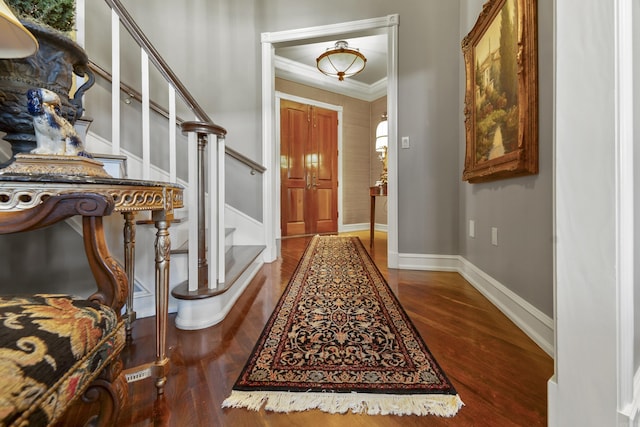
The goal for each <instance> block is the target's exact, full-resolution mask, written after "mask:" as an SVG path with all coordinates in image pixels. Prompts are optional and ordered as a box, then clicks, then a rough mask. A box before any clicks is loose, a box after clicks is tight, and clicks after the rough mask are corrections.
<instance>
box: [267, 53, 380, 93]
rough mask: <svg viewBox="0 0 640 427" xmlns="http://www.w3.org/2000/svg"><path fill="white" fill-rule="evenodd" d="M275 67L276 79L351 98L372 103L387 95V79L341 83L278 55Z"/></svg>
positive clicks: (347, 80) (345, 81)
mask: <svg viewBox="0 0 640 427" xmlns="http://www.w3.org/2000/svg"><path fill="white" fill-rule="evenodd" d="M274 67H275V74H276V77H280V78H282V79H285V80H291V81H293V82H296V83H300V84H304V85H307V86H312V87H315V88H318V89H323V90H327V91H329V92H334V93H339V94H341V95H346V96H350V97H352V98H356V99H360V100H362V101H367V102H372V101H375V100H376V99H379V98H381V97H383V96H385V95H386V94H387V79H386V78H384V79H380V80H378V81H377V82H375V83H373V84H371V85H368V84H366V83H362V82H359V81H357V80H352V79H349V78H347V79H345V80H343V81H339V80H338V79H334V78H331V77H329V76H326V75H324V74H322V73H321V72H319V71H318V70H317V69H316V68H314V67H310V66H308V65H304V64H301V63H299V62H296V61H292V60H290V59H288V58H283V57H281V56H277V55H275V56H274Z"/></svg>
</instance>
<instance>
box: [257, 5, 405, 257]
mask: <svg viewBox="0 0 640 427" xmlns="http://www.w3.org/2000/svg"><path fill="white" fill-rule="evenodd" d="M398 23H399V16H398V15H397V14H394V15H387V16H385V17H382V18H373V19H365V20H361V21H352V22H345V23H340V24H333V25H323V26H318V27H309V28H301V29H297V30H286V31H278V32H273V33H262V159H263V162H264V164H265V165H266V166H267V171H266V172H265V173H264V177H263V202H262V206H263V222H264V229H265V242H266V246H267V248H266V250H265V251H264V261H265V262H272V261H274V260H275V259H276V258H277V256H278V241H279V240H280V237H281V234H280V187H279V184H278V181H279V170H280V157H279V155H278V152H279V149H278V148H279V147H278V144H277V141H278V138H277V135H276V123H275V119H276V105H275V104H276V102H275V98H276V97H275V83H274V80H275V65H274V56H275V48H276V47H278V46H284V45H291V44H292V43H294V42H297V41H302V40H309V39H316V38H326V37H336V38H339V37H349V36H351V37H357V36H363V35H369V34H380V32H381V31H384V32H386V34H387V43H388V46H387V114H388V122H389V151H388V156H389V157H388V160H387V169H388V184H387V188H388V194H389V195H388V197H387V203H388V205H387V206H388V213H387V221H388V234H387V236H388V237H387V239H388V240H387V259H388V266H389V267H390V268H397V267H398V167H397V162H398V144H397V139H398V138H397V135H398V114H397V113H398Z"/></svg>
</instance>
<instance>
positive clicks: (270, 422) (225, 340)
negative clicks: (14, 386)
mask: <svg viewBox="0 0 640 427" xmlns="http://www.w3.org/2000/svg"><path fill="white" fill-rule="evenodd" d="M350 234H356V235H358V236H359V237H360V238H361V240H362V242H363V243H364V245H365V247H366V248H367V249H369V237H368V236H369V232H368V231H366V232H358V233H350ZM308 241H309V238H308V237H301V238H291V239H285V240H283V242H282V257H281V259H279V260H278V261H276V262H274V263H272V264H265V266H264V267H263V268H262V270H261V271H260V272H258V274H257V275H256V277H255V278H254V280H253V281H252V283H251V284H250V285H249V286H248V287H247V289H246V291H245V292H244V294H243V295H242V296H241V297H240V298H239V300H238V301H237V303H236V304H235V306H234V308H233V309H232V311H231V312H230V313H229V315H228V316H227V317H226V318H225V319H224V321H222V322H221V323H220V324H218V325H215V326H212V327H210V328H207V329H204V330H199V331H180V330H177V329H176V328H175V324H174V322H173V319H174V316H171V318H170V322H169V331H168V335H167V345H168V355H169V357H170V359H171V368H170V373H169V376H168V381H167V385H166V391H165V395H164V396H163V397H162V398H160V399H157V398H156V391H155V386H154V384H153V380H152V379H145V380H142V381H138V382H135V383H132V384H130V385H129V393H130V395H129V397H130V399H129V404H128V405H127V406H126V407H125V408H124V409H123V411H122V412H121V415H120V418H119V422H118V425H119V426H149V425H154V426H180V427H187V426H188V427H192V426H216V427H218V426H222V427H236V426H237V427H244V426H247V427H260V426H266V427H280V426H287V427H289V426H294V427H295V426H300V427H315V426H322V427H333V426H336V427H338V426H340V427H342V426H348V427H360V426H362V427H364V426H367V427H371V426H382V427H391V426H402V427H411V426H545V425H547V392H546V391H547V380H548V379H549V378H550V377H551V375H552V374H553V360H552V359H551V357H549V356H548V355H547V354H546V353H545V352H544V351H542V350H541V349H540V348H539V347H538V346H537V345H536V344H535V343H534V342H533V341H532V340H531V339H529V338H528V337H527V336H526V335H525V334H524V333H523V332H522V331H521V330H520V329H519V328H518V327H517V326H515V324H513V323H512V322H511V321H510V320H509V319H508V318H507V317H506V316H505V315H503V314H502V313H501V312H500V311H499V310H498V309H497V308H496V307H494V306H493V305H492V304H491V303H490V302H489V301H488V300H487V299H486V298H484V296H482V294H480V292H478V291H477V290H475V289H474V288H473V287H472V286H471V285H470V284H469V283H467V282H466V281H465V280H464V279H463V278H462V277H461V276H460V275H459V274H457V273H449V272H427V271H408V270H389V269H387V267H386V263H387V259H386V235H385V234H384V233H376V236H375V247H374V249H372V250H370V253H371V255H372V258H373V259H374V260H375V262H376V264H377V265H378V268H379V269H380V271H381V272H382V274H383V275H384V276H385V278H386V279H387V282H388V283H389V285H390V286H391V288H392V289H393V291H394V292H395V293H396V295H397V296H398V299H399V300H400V303H401V304H402V306H403V307H404V309H405V310H406V312H407V313H408V315H409V317H410V318H411V319H412V321H413V322H414V324H415V326H416V328H417V329H418V331H419V332H420V334H421V335H422V337H423V338H424V340H425V342H426V343H427V346H428V347H429V349H430V350H431V352H432V353H433V355H434V356H435V358H436V360H437V361H438V363H439V364H440V366H441V367H442V368H443V369H444V371H445V372H446V374H447V376H448V377H449V379H450V380H451V381H452V382H453V384H454V386H455V387H456V389H457V391H458V393H459V394H460V397H461V399H462V401H463V402H464V403H465V406H464V407H462V409H460V411H459V412H458V414H457V415H456V416H455V417H452V418H440V417H435V416H426V417H418V416H403V417H400V416H381V415H373V416H368V415H354V414H350V413H349V414H343V415H340V414H337V415H331V414H326V413H323V412H321V411H317V410H313V411H306V412H298V413H290V414H280V413H272V412H267V411H264V410H260V411H258V412H254V411H249V410H246V409H222V408H221V407H220V405H221V403H222V401H223V400H224V399H225V398H226V397H227V396H228V394H229V393H230V392H231V387H232V386H233V384H234V382H235V380H236V378H237V376H238V375H239V373H240V370H241V369H242V367H243V366H244V363H245V361H246V360H247V358H248V356H249V354H250V352H251V351H252V349H253V346H254V344H255V342H256V341H257V339H258V336H259V335H260V332H261V331H262V328H263V327H264V324H265V322H266V320H267V319H268V317H269V316H270V315H271V312H272V311H273V308H274V307H275V304H276V302H277V301H278V299H279V298H280V295H281V293H282V292H283V290H284V288H285V287H286V285H287V282H288V280H289V277H290V276H291V275H292V274H293V271H294V270H295V268H296V266H297V263H298V260H299V259H300V257H301V255H302V252H303V251H304V249H305V247H306V245H307V242H308ZM154 327H155V318H153V317H151V318H145V319H139V320H137V321H136V322H135V324H134V327H133V342H132V343H131V344H129V345H128V347H127V348H126V349H125V350H124V354H123V358H124V362H125V368H126V367H132V366H136V365H138V364H142V363H146V362H150V361H152V360H153V359H154V357H155V337H154V333H155V332H154Z"/></svg>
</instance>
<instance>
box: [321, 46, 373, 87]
mask: <svg viewBox="0 0 640 427" xmlns="http://www.w3.org/2000/svg"><path fill="white" fill-rule="evenodd" d="M316 63H317V65H318V70H320V72H322V73H323V74H326V75H327V76H332V77H338V80H340V81H342V80H344V78H345V77H351V76H354V75H356V74H358V73H359V72H360V71H362V70H364V66H365V64H366V63H367V58H365V57H364V55H363V54H361V53H360V51H358V49H355V48H350V47H349V44H348V43H347V42H346V41H344V40H340V41H337V42H336V45H335V46H334V47H333V48H329V49H327V51H326V52H324V53H323V54H322V55H320V56H319V57H318V59H316Z"/></svg>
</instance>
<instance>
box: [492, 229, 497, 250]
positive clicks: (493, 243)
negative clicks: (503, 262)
mask: <svg viewBox="0 0 640 427" xmlns="http://www.w3.org/2000/svg"><path fill="white" fill-rule="evenodd" d="M491 244H492V245H493V246H498V227H491Z"/></svg>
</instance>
